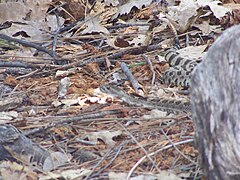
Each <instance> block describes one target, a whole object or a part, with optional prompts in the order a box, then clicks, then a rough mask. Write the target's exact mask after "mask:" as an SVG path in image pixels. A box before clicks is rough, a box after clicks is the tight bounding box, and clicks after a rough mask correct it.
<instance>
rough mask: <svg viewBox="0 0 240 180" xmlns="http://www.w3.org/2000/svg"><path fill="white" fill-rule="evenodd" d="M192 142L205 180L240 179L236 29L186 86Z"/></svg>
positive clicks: (239, 41) (239, 37)
mask: <svg viewBox="0 0 240 180" xmlns="http://www.w3.org/2000/svg"><path fill="white" fill-rule="evenodd" d="M190 87H191V88H190V94H191V106H192V118H193V121H194V125H195V141H196V145H197V148H198V150H199V154H200V157H201V161H202V168H203V172H204V175H205V177H206V179H211V180H220V179H221V180H222V179H224V180H227V179H232V180H233V179H234V180H236V179H240V25H238V26H234V27H231V28H229V29H227V30H226V31H225V32H224V33H223V34H222V35H221V36H220V37H219V38H218V39H217V40H216V41H215V42H214V43H213V45H212V46H211V48H210V49H209V51H208V53H207V55H206V56H205V58H204V59H203V62H202V63H201V64H200V65H199V66H198V67H197V68H196V70H194V72H193V76H192V78H191V82H190Z"/></svg>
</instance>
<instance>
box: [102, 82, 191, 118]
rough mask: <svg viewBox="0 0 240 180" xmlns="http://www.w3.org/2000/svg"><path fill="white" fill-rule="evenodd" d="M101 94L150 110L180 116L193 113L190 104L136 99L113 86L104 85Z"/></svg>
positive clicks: (168, 100)
mask: <svg viewBox="0 0 240 180" xmlns="http://www.w3.org/2000/svg"><path fill="white" fill-rule="evenodd" d="M100 90H101V92H103V93H106V94H109V95H111V96H113V97H116V98H118V99H121V100H122V101H123V102H125V103H127V104H129V105H132V106H138V107H143V108H148V109H159V110H162V111H166V112H172V113H175V114H178V113H180V112H185V113H189V112H191V107H190V102H189V101H187V102H183V101H179V100H175V99H172V100H171V99H165V98H159V99H154V100H153V99H151V100H149V99H147V98H144V97H136V96H133V95H129V94H127V93H126V92H124V91H123V90H122V89H120V88H118V87H116V86H112V85H109V84H108V85H103V86H101V87H100Z"/></svg>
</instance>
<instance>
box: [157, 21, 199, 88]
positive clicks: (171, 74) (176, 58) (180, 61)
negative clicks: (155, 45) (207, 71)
mask: <svg viewBox="0 0 240 180" xmlns="http://www.w3.org/2000/svg"><path fill="white" fill-rule="evenodd" d="M161 20H162V21H163V22H165V23H167V25H168V27H169V28H170V30H171V31H172V33H173V36H174V44H173V47H172V48H170V49H168V50H166V51H165V60H166V61H167V62H168V63H169V65H170V68H169V69H168V70H166V71H165V72H164V74H163V76H162V81H163V83H165V84H169V85H172V86H182V87H186V88H187V87H189V83H190V79H191V75H192V71H193V69H194V68H195V67H196V66H197V65H198V63H197V62H196V61H195V60H191V59H187V58H184V57H181V56H180V54H179V53H178V52H177V50H178V49H179V48H180V43H179V39H178V34H177V31H176V29H175V28H174V26H173V25H172V24H171V23H170V22H169V20H168V19H165V18H162V19H161Z"/></svg>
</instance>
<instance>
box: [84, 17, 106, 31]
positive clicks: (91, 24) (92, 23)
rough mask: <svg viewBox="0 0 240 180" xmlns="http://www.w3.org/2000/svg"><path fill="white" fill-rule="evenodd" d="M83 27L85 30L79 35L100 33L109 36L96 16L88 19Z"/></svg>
mask: <svg viewBox="0 0 240 180" xmlns="http://www.w3.org/2000/svg"><path fill="white" fill-rule="evenodd" d="M85 25H86V26H87V28H86V29H84V30H83V31H82V32H81V33H82V34H89V33H92V32H98V33H99V32H101V33H104V34H109V31H108V30H107V28H105V27H104V26H103V25H101V24H100V18H99V17H98V16H96V17H89V20H88V21H86V23H85Z"/></svg>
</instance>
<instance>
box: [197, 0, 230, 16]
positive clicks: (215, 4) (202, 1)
mask: <svg viewBox="0 0 240 180" xmlns="http://www.w3.org/2000/svg"><path fill="white" fill-rule="evenodd" d="M197 3H198V5H199V6H200V7H204V6H209V7H210V9H211V11H212V12H213V14H214V16H215V17H216V18H218V19H220V18H221V17H223V16H224V15H225V14H226V13H227V12H230V11H231V10H230V9H228V8H226V7H223V6H221V4H222V2H221V1H216V0H214V1H213V0H211V1H209V0H197Z"/></svg>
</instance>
